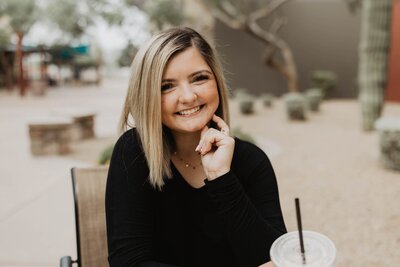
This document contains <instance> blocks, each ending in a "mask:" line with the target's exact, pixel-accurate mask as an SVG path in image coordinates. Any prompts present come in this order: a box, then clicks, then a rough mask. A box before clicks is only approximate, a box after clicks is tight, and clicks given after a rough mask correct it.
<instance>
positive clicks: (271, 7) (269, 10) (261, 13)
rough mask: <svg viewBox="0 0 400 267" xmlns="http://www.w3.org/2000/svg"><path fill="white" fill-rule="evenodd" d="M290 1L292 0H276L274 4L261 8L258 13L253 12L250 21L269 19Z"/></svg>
mask: <svg viewBox="0 0 400 267" xmlns="http://www.w3.org/2000/svg"><path fill="white" fill-rule="evenodd" d="M288 1H290V0H275V1H273V2H272V3H270V4H268V5H266V6H265V7H263V8H260V9H258V10H257V11H255V12H253V13H252V14H250V16H249V20H251V21H256V20H258V19H261V18H263V17H267V16H269V15H270V14H271V13H273V12H275V10H277V9H278V8H279V7H280V6H282V5H283V4H285V3H286V2H288Z"/></svg>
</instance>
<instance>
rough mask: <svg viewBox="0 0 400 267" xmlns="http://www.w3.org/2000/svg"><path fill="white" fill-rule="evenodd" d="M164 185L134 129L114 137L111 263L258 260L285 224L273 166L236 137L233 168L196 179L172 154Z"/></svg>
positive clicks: (247, 266) (246, 264) (109, 193)
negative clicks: (201, 182)
mask: <svg viewBox="0 0 400 267" xmlns="http://www.w3.org/2000/svg"><path fill="white" fill-rule="evenodd" d="M171 167H172V173H173V177H172V178H167V179H166V182H165V185H164V186H163V188H162V190H161V191H160V190H157V189H155V188H153V187H152V186H151V185H150V183H149V181H148V174H149V170H148V167H147V163H146V159H145V156H144V153H143V151H142V149H141V145H140V141H139V138H138V135H137V133H136V130H135V129H131V130H128V131H127V132H125V133H124V134H123V135H122V136H121V137H120V138H119V140H118V141H117V143H116V144H115V147H114V151H113V155H112V158H111V162H110V168H109V172H108V180H107V189H106V219H107V239H108V251H109V263H110V266H111V267H117V266H142V267H143V266H148V267H151V266H159V267H162V266H181V267H183V266H190V267H192V266H194V267H195V266H202V267H206V266H207V267H212V266H243V267H252V266H258V265H260V264H262V263H265V262H267V261H269V249H270V247H271V245H272V243H273V241H274V240H275V239H276V238H278V237H279V236H280V235H282V234H283V233H285V232H286V228H285V224H284V221H283V217H282V212H281V208H280V203H279V194H278V187H277V182H276V178H275V174H274V171H273V168H272V166H271V163H270V161H269V160H268V158H267V156H266V155H265V153H264V152H263V151H262V150H260V149H259V148H257V147H256V146H255V145H253V144H250V143H248V142H245V141H242V140H240V139H237V138H236V139H235V150H234V154H233V159H232V164H231V170H230V171H229V172H228V173H227V174H225V175H222V176H220V177H218V178H217V179H215V180H212V181H208V180H205V186H203V187H201V188H198V189H196V188H193V187H191V186H190V185H189V184H188V183H187V182H186V181H185V180H184V178H183V177H182V176H181V175H180V173H179V172H178V170H177V169H176V168H175V166H174V165H173V164H172V162H171Z"/></svg>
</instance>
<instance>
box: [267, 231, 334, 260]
mask: <svg viewBox="0 0 400 267" xmlns="http://www.w3.org/2000/svg"><path fill="white" fill-rule="evenodd" d="M303 241H304V250H305V257H306V263H305V264H303V258H302V255H301V252H300V241H299V232H298V231H294V232H290V233H287V234H284V235H282V236H280V237H279V238H278V239H277V240H275V242H274V243H273V244H272V246H271V250H270V255H271V260H272V262H273V263H274V265H275V267H300V266H301V267H332V266H333V263H334V261H335V258H336V247H335V245H334V244H333V242H332V241H331V240H330V239H329V238H328V237H327V236H325V235H323V234H320V233H317V232H313V231H303Z"/></svg>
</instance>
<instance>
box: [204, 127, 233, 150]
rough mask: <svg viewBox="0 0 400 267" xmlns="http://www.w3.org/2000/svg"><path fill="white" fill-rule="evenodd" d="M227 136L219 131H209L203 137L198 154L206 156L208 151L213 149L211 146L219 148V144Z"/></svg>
mask: <svg viewBox="0 0 400 267" xmlns="http://www.w3.org/2000/svg"><path fill="white" fill-rule="evenodd" d="M226 138H227V136H226V135H224V134H222V133H221V132H220V131H218V130H216V129H209V130H208V131H207V133H206V134H205V135H204V137H203V140H202V143H201V148H200V152H201V154H202V155H205V154H207V153H208V152H209V151H211V150H212V149H213V146H217V147H218V146H219V145H220V142H221V141H222V140H224V139H226Z"/></svg>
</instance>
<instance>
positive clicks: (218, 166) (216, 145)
mask: <svg viewBox="0 0 400 267" xmlns="http://www.w3.org/2000/svg"><path fill="white" fill-rule="evenodd" d="M212 120H213V121H214V122H216V123H217V126H218V127H219V128H220V129H221V130H220V131H218V130H217V129H213V128H208V127H207V126H205V127H204V128H203V130H202V131H201V137H200V142H199V145H198V146H197V148H196V151H197V152H199V153H200V154H201V156H202V157H201V162H202V164H203V168H204V172H205V173H206V175H207V179H208V180H213V179H215V178H217V177H219V176H221V175H224V174H226V173H227V172H229V171H230V168H231V162H232V157H233V150H234V148H235V140H234V139H233V138H232V137H231V136H230V135H229V127H228V125H227V124H226V123H225V122H224V120H223V119H221V118H220V117H218V116H217V115H214V116H213V117H212Z"/></svg>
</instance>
